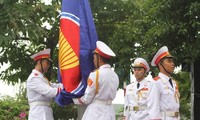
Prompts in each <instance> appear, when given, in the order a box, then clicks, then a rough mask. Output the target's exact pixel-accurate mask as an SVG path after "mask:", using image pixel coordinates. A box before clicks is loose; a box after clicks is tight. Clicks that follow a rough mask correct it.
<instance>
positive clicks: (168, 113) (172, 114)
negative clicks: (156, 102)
mask: <svg viewBox="0 0 200 120" xmlns="http://www.w3.org/2000/svg"><path fill="white" fill-rule="evenodd" d="M161 115H162V116H168V117H178V116H179V112H169V111H166V112H161Z"/></svg>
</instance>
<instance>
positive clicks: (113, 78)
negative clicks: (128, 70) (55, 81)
mask: <svg viewBox="0 0 200 120" xmlns="http://www.w3.org/2000/svg"><path fill="white" fill-rule="evenodd" d="M97 71H98V72H99V75H98V76H96V75H97V74H96V73H97ZM97 71H94V72H91V73H90V75H89V78H88V81H90V82H92V83H91V84H90V85H88V86H87V88H86V91H85V95H84V96H82V97H81V98H79V99H73V101H74V103H75V104H89V105H88V107H87V109H86V111H85V113H84V115H83V118H82V120H115V112H114V107H113V105H112V100H113V99H114V98H115V96H116V93H117V88H118V86H119V78H118V75H117V74H116V73H115V72H114V71H113V70H112V69H111V66H110V65H109V64H105V65H102V66H100V67H99V69H98V70H97ZM96 77H98V87H97V85H96ZM97 88H98V92H97V93H95V91H96V89H97Z"/></svg>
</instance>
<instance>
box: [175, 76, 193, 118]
mask: <svg viewBox="0 0 200 120" xmlns="http://www.w3.org/2000/svg"><path fill="white" fill-rule="evenodd" d="M174 78H175V79H176V80H177V83H178V86H179V93H180V113H181V119H182V120H189V119H190V115H191V102H190V100H191V89H190V86H191V80H190V73H189V72H179V73H178V74H175V76H174Z"/></svg>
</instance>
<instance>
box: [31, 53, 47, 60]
mask: <svg viewBox="0 0 200 120" xmlns="http://www.w3.org/2000/svg"><path fill="white" fill-rule="evenodd" d="M42 58H49V54H43V55H39V56H37V57H35V58H34V61H37V60H39V59H42Z"/></svg>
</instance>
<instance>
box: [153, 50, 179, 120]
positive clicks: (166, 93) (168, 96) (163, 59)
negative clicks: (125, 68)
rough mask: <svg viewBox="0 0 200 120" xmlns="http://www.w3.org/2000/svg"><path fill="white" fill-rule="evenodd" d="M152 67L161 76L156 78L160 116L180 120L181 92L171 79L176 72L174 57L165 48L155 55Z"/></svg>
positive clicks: (163, 119) (165, 119) (165, 118)
mask: <svg viewBox="0 0 200 120" xmlns="http://www.w3.org/2000/svg"><path fill="white" fill-rule="evenodd" d="M151 65H152V66H156V67H157V68H158V70H159V74H158V76H157V77H155V78H154V80H155V81H156V84H157V85H158V89H159V90H158V91H159V97H160V98H159V102H158V103H159V104H160V115H161V116H162V117H161V119H162V120H179V119H180V115H179V96H180V95H179V91H178V86H177V83H176V81H174V80H173V79H172V78H171V74H172V73H173V72H174V68H175V64H174V57H173V56H172V55H171V54H170V53H169V51H168V48H167V47H166V46H163V47H162V48H160V49H159V50H158V51H157V53H156V54H155V56H154V58H153V60H152V62H151Z"/></svg>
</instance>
